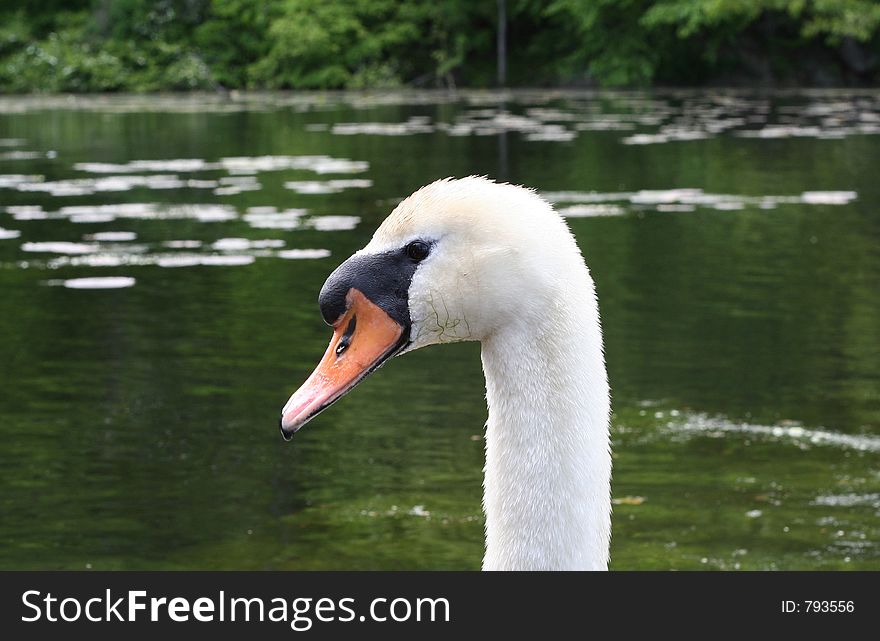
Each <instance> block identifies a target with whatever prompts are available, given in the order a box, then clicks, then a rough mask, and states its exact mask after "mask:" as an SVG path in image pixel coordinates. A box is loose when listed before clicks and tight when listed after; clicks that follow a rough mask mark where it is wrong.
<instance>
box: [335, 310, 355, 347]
mask: <svg viewBox="0 0 880 641" xmlns="http://www.w3.org/2000/svg"><path fill="white" fill-rule="evenodd" d="M357 319H358V318H357V314H353V315H352V317H351V320H350V321H348V327H346V328H345V333H344V334H343V335H342V338H340V339H339V343H338V344H337V345H336V355H337V356H341V355H342V353H343V352H344V351H345V350H347V349H348V346H349V345H351V337H352V336H354V330H355V329H357Z"/></svg>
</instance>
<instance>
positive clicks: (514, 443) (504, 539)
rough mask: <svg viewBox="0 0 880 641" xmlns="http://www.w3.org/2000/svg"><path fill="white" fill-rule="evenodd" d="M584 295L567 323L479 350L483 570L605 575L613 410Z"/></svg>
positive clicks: (511, 331)
mask: <svg viewBox="0 0 880 641" xmlns="http://www.w3.org/2000/svg"><path fill="white" fill-rule="evenodd" d="M587 278H588V280H589V277H587ZM588 285H589V292H590V294H592V291H593V286H592V282H589V283H588ZM584 291H585V290H584V289H581V290H580V291H579V292H577V294H579V296H578V295H577V294H575V296H574V298H575V299H577V298H580V301H581V302H580V303H577V304H575V305H574V309H572V308H571V305H570V304H569V305H567V306H566V308H567V309H566V314H565V318H562V319H560V318H558V317H554V318H553V319H548V322H544V323H543V324H542V323H540V322H538V323H534V322H523V323H522V324H519V325H517V326H511V327H507V328H505V329H503V330H501V331H499V332H498V333H496V334H494V335H493V336H491V337H490V338H488V339H485V340H484V341H483V351H482V360H483V370H484V372H485V375H486V397H487V401H488V405H489V420H488V422H487V424H486V469H485V479H484V483H483V484H484V497H483V507H484V509H485V512H486V556H485V558H484V561H483V569H486V570H575V569H584V570H586V569H591V570H600V569H601V570H604V569H607V565H608V546H609V540H610V531H611V488H610V482H611V455H610V450H609V435H608V420H609V407H610V401H609V393H608V382H607V375H606V372H605V363H604V358H603V353H602V336H601V329H600V326H599V315H598V308H597V305H596V302H595V299H594V298H593V297H592V295H590V296H587V297H584ZM584 298H587V300H584Z"/></svg>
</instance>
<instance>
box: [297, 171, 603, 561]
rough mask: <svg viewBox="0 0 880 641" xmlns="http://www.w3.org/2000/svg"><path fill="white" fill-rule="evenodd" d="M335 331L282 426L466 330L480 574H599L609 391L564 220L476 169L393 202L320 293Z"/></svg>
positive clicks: (585, 279) (591, 302)
mask: <svg viewBox="0 0 880 641" xmlns="http://www.w3.org/2000/svg"><path fill="white" fill-rule="evenodd" d="M319 303H320V307H321V313H322V314H323V316H324V319H325V320H326V321H327V322H328V323H329V324H331V325H333V327H334V335H333V339H332V340H331V342H330V346H329V347H328V348H327V352H326V353H325V354H324V357H323V359H322V360H321V362H320V363H319V365H318V367H317V368H316V369H315V371H314V372H313V373H312V375H311V376H310V377H309V379H308V380H307V381H306V382H305V383H304V384H303V386H302V387H301V388H300V389H299V390H297V392H296V393H294V394H293V396H291V398H290V400H289V401H288V402H287V404H286V405H285V407H284V410H283V411H282V415H281V429H282V432H283V434H284V435H285V437H286V438H290V437H291V436H292V435H293V433H294V432H296V431H297V430H298V429H299V428H300V427H302V426H303V425H304V424H305V423H306V422H307V421H308V420H309V419H311V418H312V417H313V416H315V415H316V414H318V413H319V412H320V411H322V410H323V409H325V408H326V407H327V406H329V405H330V404H331V403H333V402H334V401H336V400H337V399H339V398H340V397H341V396H342V395H343V394H345V393H346V392H348V391H349V390H350V389H351V388H352V387H354V386H355V385H356V384H357V383H358V382H359V381H360V380H362V379H363V378H364V377H365V376H366V375H367V374H369V373H370V372H372V371H373V370H375V369H376V368H377V367H379V366H380V365H381V364H382V363H384V362H385V361H386V360H388V359H389V358H391V357H393V356H396V355H398V354H402V353H404V352H408V351H411V350H414V349H418V348H419V347H424V346H426V345H433V344H435V343H449V342H454V341H463V340H478V341H480V343H481V345H482V361H483V371H484V373H485V376H486V399H487V401H488V406H489V419H488V421H487V423H486V467H485V470H484V472H485V477H484V483H483V486H484V498H483V507H484V510H485V513H486V553H485V557H484V560H483V569H485V570H602V569H607V566H608V549H609V540H610V534H611V496H610V481H611V455H610V449H609V432H608V422H609V411H610V401H609V390H608V381H607V375H606V371H605V363H604V357H603V352H602V333H601V328H600V323H599V310H598V305H597V302H596V296H595V288H594V285H593V281H592V279H591V277H590V274H589V271H588V270H587V267H586V265H585V264H584V260H583V258H582V256H581V253H580V251H579V249H578V247H577V244H576V243H575V240H574V237H573V236H572V234H571V232H570V231H569V229H568V226H567V225H566V224H565V222H564V220H563V219H562V217H561V216H559V215H558V214H557V213H556V212H555V211H554V210H553V208H552V207H551V206H550V205H549V204H548V203H547V202H545V201H544V200H542V199H541V198H540V197H539V196H538V195H536V194H535V193H534V192H533V191H530V190H528V189H525V188H522V187H517V186H513V185H508V184H499V183H495V182H492V181H490V180H487V179H485V178H478V177H469V178H463V179H460V180H453V179H446V180H440V181H438V182H435V183H432V184H430V185H428V186H426V187H423V188H422V189H420V190H418V191H417V192H415V193H414V194H413V195H411V196H410V197H409V198H407V199H406V200H404V201H403V202H401V203H400V204H399V205H398V206H397V208H395V210H394V211H393V212H392V213H391V215H390V216H389V217H388V218H387V219H386V220H385V221H384V222H383V223H382V225H381V226H380V227H379V229H378V230H377V231H376V233H375V235H374V236H373V238H372V240H371V241H370V243H369V244H368V245H367V246H366V247H364V248H363V249H362V250H360V251H358V252H357V253H356V254H354V255H353V256H352V257H351V258H349V259H348V260H347V261H345V262H344V263H343V264H342V265H340V266H339V268H337V269H336V271H334V272H333V274H331V276H330V277H329V278H328V280H327V282H326V283H325V284H324V287H323V289H322V290H321V294H320V297H319Z"/></svg>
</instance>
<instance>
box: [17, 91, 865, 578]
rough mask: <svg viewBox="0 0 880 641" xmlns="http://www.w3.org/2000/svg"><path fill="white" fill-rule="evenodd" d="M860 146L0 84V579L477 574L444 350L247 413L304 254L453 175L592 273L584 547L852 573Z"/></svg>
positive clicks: (287, 326) (318, 347)
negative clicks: (589, 498) (594, 338)
mask: <svg viewBox="0 0 880 641" xmlns="http://www.w3.org/2000/svg"><path fill="white" fill-rule="evenodd" d="M365 123H374V124H373V125H369V126H366V127H364V126H363V125H364V124H365ZM375 123H380V124H379V125H376V124H375ZM402 123H403V124H402ZM389 125H390V126H389ZM878 134H880V94H878V93H876V92H875V93H845V92H843V93H841V92H838V93H818V92H817V93H808V94H794V93H792V94H777V95H769V96H768V95H762V96H749V95H744V94H708V93H681V94H659V95H654V96H649V95H643V94H589V93H571V94H554V93H552V92H536V93H529V92H525V93H520V94H505V95H495V94H487V93H475V94H464V95H460V96H458V97H450V96H447V95H445V94H443V95H433V94H409V95H376V96H362V95H361V96H358V95H354V96H340V95H330V96H283V95H272V96H246V97H239V98H237V99H235V100H223V99H218V98H214V97H207V98H206V97H195V98H128V97H116V98H109V99H78V100H74V99H68V98H51V99H49V98H47V99H12V98H4V99H2V100H0V139H2V140H0V145H2V146H0V294H2V295H0V363H2V382H0V443H2V445H0V567H2V568H5V569H10V568H28V569H33V568H41V569H42V568H71V569H84V568H93V569H113V568H130V569H141V568H150V569H165V568H235V569H247V568H280V569H331V568H332V569H346V568H363V569H366V568H389V569H398V568H400V569H417V568H444V569H446V568H450V569H451V568H469V569H476V568H478V567H479V564H480V560H481V557H482V545H483V533H482V515H481V511H480V497H481V487H480V483H481V478H482V476H481V468H482V462H483V452H482V448H483V442H482V437H481V433H482V425H483V422H484V420H485V405H484V398H483V381H482V374H481V371H480V364H479V347H478V346H477V345H475V344H461V345H456V346H444V347H435V348H431V349H428V350H423V351H421V352H417V353H414V354H411V355H407V356H406V357H404V358H401V359H398V360H395V361H394V362H392V363H390V364H389V365H388V366H387V367H384V368H383V369H382V370H381V372H378V373H377V374H376V375H375V376H373V377H371V378H370V379H369V380H367V381H366V382H365V383H364V384H363V385H361V386H360V387H359V388H358V389H357V390H356V391H355V392H354V393H353V394H352V395H350V396H348V397H346V398H345V399H344V400H343V401H341V402H340V403H338V404H337V405H335V406H334V407H333V408H332V409H331V410H329V411H327V412H326V413H324V414H323V415H321V416H320V417H319V418H318V419H316V420H315V421H314V422H313V423H311V424H310V425H309V426H308V427H307V428H306V429H305V430H304V431H303V432H302V433H301V434H300V435H298V436H297V438H296V439H295V440H294V441H293V442H292V443H283V442H282V441H281V439H280V436H279V434H278V429H277V422H278V413H279V410H280V408H281V406H282V405H283V404H284V402H285V401H286V399H287V397H288V395H289V394H290V392H291V391H292V390H293V389H295V388H296V387H297V386H298V385H299V383H300V382H301V381H302V380H303V379H304V378H305V377H306V376H307V375H308V373H309V372H310V371H311V369H312V367H313V365H314V364H315V363H316V362H317V360H318V358H319V357H320V355H321V353H322V352H323V350H324V348H325V346H326V342H327V340H328V339H329V333H328V330H327V328H326V326H325V325H324V324H323V322H322V321H321V318H320V315H319V313H318V309H317V305H316V297H317V292H318V290H319V288H320V286H321V284H322V283H323V281H324V279H325V278H326V276H327V275H328V274H329V272H330V271H331V270H332V269H333V268H334V266H335V265H336V264H338V263H339V262H341V261H342V260H344V259H345V258H346V257H347V256H348V255H349V254H350V253H351V252H353V251H355V250H356V249H358V248H359V247H361V246H363V245H364V244H365V243H366V242H367V240H368V239H369V237H370V236H371V234H372V232H373V230H374V229H375V227H376V226H377V225H378V224H379V222H380V221H381V220H382V219H383V218H384V216H385V215H386V214H387V213H388V212H389V211H390V209H391V208H392V207H393V205H394V204H395V202H396V201H397V199H399V198H402V197H404V196H406V195H408V194H409V193H410V192H411V191H413V190H414V189H416V188H417V187H419V186H421V185H422V184H424V183H427V182H430V181H432V180H434V179H437V178H440V177H444V176H448V175H458V176H461V175H466V174H474V173H477V174H488V175H490V176H492V177H499V178H503V179H506V180H510V181H513V182H517V183H523V184H526V185H529V186H532V187H535V188H537V189H538V190H540V191H542V192H544V193H545V194H546V195H547V196H548V197H549V198H551V199H553V200H555V201H557V206H558V207H559V208H560V209H565V210H566V214H567V215H568V216H570V218H569V222H570V224H571V226H572V228H573V230H574V232H575V233H576V235H577V237H578V240H579V242H580V245H581V247H582V249H583V251H584V254H585V256H586V257H587V261H588V263H589V265H590V266H591V269H592V271H593V275H594V278H595V280H596V283H597V287H598V292H599V298H600V304H601V309H602V314H603V320H604V328H605V336H606V345H607V356H608V367H609V372H610V377H611V382H612V388H613V395H614V412H615V414H614V420H613V430H614V431H613V438H614V451H615V469H614V497H615V499H616V502H617V503H618V504H617V505H616V507H615V512H614V536H613V545H612V568H614V569H636V568H652V569H653V568H656V569H668V568H677V569H704V568H706V569H708V568H712V569H718V568H722V569H760V568H779V569H789V568H791V569H833V568H834V569H836V568H840V569H848V568H852V569H880V347H878V345H880V297H878V282H880V280H878V279H880V181H878V171H877V168H878V166H880V136H878ZM263 156H272V157H275V158H274V159H268V160H267V159H263V160H255V158H257V157H263ZM301 156H326V157H328V158H333V159H347V160H349V161H360V164H358V163H350V162H349V163H340V162H336V163H330V162H329V161H328V160H327V159H326V158H325V159H323V160H320V159H318V160H316V159H306V160H302V159H301V158H299V159H298V158H296V157H301ZM230 157H247V158H249V159H250V160H238V161H229V160H226V161H223V160H222V159H224V158H230ZM172 159H178V160H179V159H190V160H195V161H200V162H191V163H189V164H181V163H176V164H167V163H166V164H163V163H159V164H149V163H148V164H144V163H135V164H129V163H131V162H132V161H145V160H148V161H168V160H172ZM79 163H109V164H110V166H106V165H99V166H94V165H92V164H86V165H81V164H79ZM113 165H116V166H113ZM315 169H319V170H322V171H326V172H328V173H319V172H316V171H314V170H315ZM241 172H251V173H241ZM340 172H341V173H340ZM346 172H347V173H346ZM163 176H164V177H163ZM248 176H250V177H248ZM157 177H158V178H157ZM230 178H231V179H232V180H230ZM70 181H73V182H70ZM192 181H195V182H192ZM315 181H317V182H315ZM327 181H368V182H354V183H352V182H342V183H340V182H335V183H328V182H327ZM290 182H294V183H303V182H306V183H307V184H305V185H303V184H294V185H289V186H288V187H292V188H288V187H286V186H285V183H290ZM242 188H244V190H242ZM645 190H650V191H645ZM670 190H686V191H670ZM315 192H334V193H315ZM560 192H564V193H560ZM592 192H595V193H592ZM804 192H810V193H806V194H805V193H804ZM132 203H136V204H140V206H136V207H133V206H131V204H132ZM124 204H129V206H122V205H124ZM217 205H220V207H217ZM266 207H274V208H276V209H275V210H271V209H253V208H266ZM71 208H73V209H71ZM569 208H571V209H569ZM289 209H296V210H297V211H295V212H288V213H282V212H284V211H285V210H289ZM327 216H345V217H351V216H356V217H357V219H351V218H325V217H327ZM16 232H18V233H16ZM102 232H133V233H134V235H132V234H131V233H129V234H128V235H122V236H119V235H116V236H113V235H111V236H106V235H105V236H101V235H100V234H101V233H102ZM94 234H99V235H98V236H93V235H94ZM221 239H226V240H223V241H222V242H221V243H219V244H217V245H214V244H215V243H217V241H218V240H221ZM229 239H246V240H249V241H274V242H251V243H248V242H245V240H229ZM169 241H200V243H201V244H200V245H199V243H197V242H189V243H183V244H181V243H179V242H178V243H171V244H170V245H168V244H167V243H169ZM59 242H64V243H74V244H73V245H60V246H59V245H57V244H50V245H46V244H40V243H59ZM294 249H311V250H316V249H320V250H326V251H325V252H312V253H306V254H295V253H294V254H289V253H288V254H284V253H283V252H285V251H289V250H294ZM327 251H329V256H326V253H327ZM65 252H66V253H65ZM279 252H281V253H280V254H279ZM284 256H286V257H284ZM291 256H294V257H293V258H291ZM322 256H323V257H322ZM218 263H219V264H218ZM175 265H176V266H175ZM92 277H98V278H106V277H126V278H129V279H134V283H133V285H132V286H129V287H119V288H110V289H95V288H94V286H95V285H96V283H95V282H89V281H85V282H83V281H75V280H74V281H72V282H71V280H72V279H79V278H92ZM97 284H98V285H100V284H102V282H101V281H98V282H97ZM104 284H107V283H106V282H104ZM109 284H116V285H119V284H123V285H131V284H132V283H131V281H123V282H120V281H110V282H109ZM77 285H78V286H79V287H83V286H84V287H86V288H85V289H82V288H71V287H76V286H77Z"/></svg>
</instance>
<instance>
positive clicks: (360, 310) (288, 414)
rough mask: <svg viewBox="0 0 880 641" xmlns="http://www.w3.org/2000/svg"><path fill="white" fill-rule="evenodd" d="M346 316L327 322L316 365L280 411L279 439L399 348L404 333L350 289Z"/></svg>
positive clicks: (346, 300)
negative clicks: (329, 334)
mask: <svg viewBox="0 0 880 641" xmlns="http://www.w3.org/2000/svg"><path fill="white" fill-rule="evenodd" d="M345 303H346V311H345V313H343V314H342V316H340V317H339V318H338V319H337V320H336V322H335V323H333V338H332V339H331V340H330V345H329V346H328V347H327V351H326V352H324V356H323V358H321V362H320V363H318V366H317V367H316V368H315V371H314V372H312V374H311V376H309V378H308V379H307V380H306V382H305V383H303V384H302V387H300V388H299V389H298V390H296V392H294V394H293V396H291V397H290V400H288V401H287V404H286V405H285V406H284V409H283V410H282V411H281V433H282V435H283V436H284V438H285V440H289V439H290V438H292V437H293V435H294V434H295V433H296V432H297V430H299V428H301V427H302V426H303V425H305V424H306V423H307V422H308V421H309V420H311V419H312V418H313V417H315V416H317V415H318V414H319V413H320V412H322V411H323V410H325V409H326V408H327V407H329V406H330V405H331V404H332V403H334V402H335V401H337V400H339V399H340V398H341V397H342V396H343V395H345V394H346V393H347V392H348V391H349V390H351V389H352V388H353V387H354V386H355V385H357V384H358V383H360V382H361V381H362V380H363V379H364V378H365V377H366V376H367V374H369V373H370V372H372V371H373V370H374V369H376V368H377V367H379V365H381V364H382V363H383V362H384V361H385V360H387V359H388V358H389V357H390V356H392V355H393V354H394V353H395V352H396V351H397V350H398V349H399V347H400V344H401V341H402V340H403V337H404V336H403V333H404V328H403V327H401V325H400V324H399V323H397V322H396V321H394V320H393V319H392V318H391V317H390V316H389V315H388V314H387V313H385V311H384V310H383V309H382V308H381V307H379V306H378V305H376V304H375V303H373V302H372V301H370V300H369V299H368V298H367V297H366V296H364V294H363V293H361V292H360V291H359V290H357V289H355V288H351V289H349V290H348V294H347V295H346V297H345Z"/></svg>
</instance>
